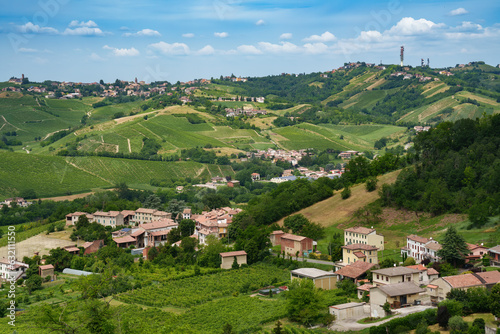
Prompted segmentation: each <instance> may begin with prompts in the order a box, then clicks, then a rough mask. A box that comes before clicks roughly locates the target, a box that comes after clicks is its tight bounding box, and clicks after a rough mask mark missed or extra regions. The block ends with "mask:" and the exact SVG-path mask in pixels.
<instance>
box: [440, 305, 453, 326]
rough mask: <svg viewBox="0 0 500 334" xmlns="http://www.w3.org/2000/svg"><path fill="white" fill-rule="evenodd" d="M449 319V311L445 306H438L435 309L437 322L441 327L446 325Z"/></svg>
mask: <svg viewBox="0 0 500 334" xmlns="http://www.w3.org/2000/svg"><path fill="white" fill-rule="evenodd" d="M449 320H450V313H449V312H448V308H447V307H446V306H439V307H438V310H437V322H438V324H439V326H440V327H441V328H446V327H448V321H449Z"/></svg>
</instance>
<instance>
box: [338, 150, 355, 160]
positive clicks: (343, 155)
mask: <svg viewBox="0 0 500 334" xmlns="http://www.w3.org/2000/svg"><path fill="white" fill-rule="evenodd" d="M358 153H359V152H358V151H345V152H340V154H339V155H338V157H339V158H341V159H351V158H352V157H353V156H356V155H358Z"/></svg>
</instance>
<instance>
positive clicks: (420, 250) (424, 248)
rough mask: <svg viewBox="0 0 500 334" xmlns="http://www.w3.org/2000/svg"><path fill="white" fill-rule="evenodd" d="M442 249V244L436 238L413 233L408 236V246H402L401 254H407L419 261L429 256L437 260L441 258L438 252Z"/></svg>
mask: <svg viewBox="0 0 500 334" xmlns="http://www.w3.org/2000/svg"><path fill="white" fill-rule="evenodd" d="M440 249H441V245H440V244H439V243H438V242H437V241H436V240H433V239H432V238H430V239H428V238H424V237H420V236H418V235H415V234H411V235H409V236H407V237H406V247H403V248H401V255H404V254H406V255H407V256H408V257H412V258H414V259H415V262H417V263H420V262H421V261H422V260H424V259H427V258H428V259H431V260H432V261H437V260H439V257H438V256H437V252H438V250H440Z"/></svg>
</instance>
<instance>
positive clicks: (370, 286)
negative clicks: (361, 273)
mask: <svg viewBox="0 0 500 334" xmlns="http://www.w3.org/2000/svg"><path fill="white" fill-rule="evenodd" d="M376 286H377V285H375V284H363V285H360V286H358V288H357V289H358V290H361V291H370V289H371V288H375V287H376Z"/></svg>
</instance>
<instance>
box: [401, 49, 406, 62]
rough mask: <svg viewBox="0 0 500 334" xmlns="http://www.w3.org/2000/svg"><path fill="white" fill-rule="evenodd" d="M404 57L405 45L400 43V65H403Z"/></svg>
mask: <svg viewBox="0 0 500 334" xmlns="http://www.w3.org/2000/svg"><path fill="white" fill-rule="evenodd" d="M404 58H405V47H404V46H403V45H401V67H402V66H403V61H404Z"/></svg>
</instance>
